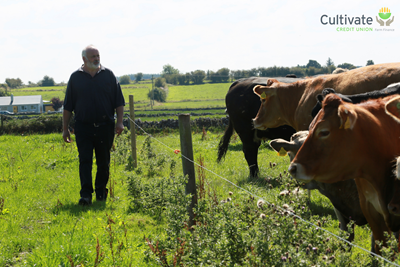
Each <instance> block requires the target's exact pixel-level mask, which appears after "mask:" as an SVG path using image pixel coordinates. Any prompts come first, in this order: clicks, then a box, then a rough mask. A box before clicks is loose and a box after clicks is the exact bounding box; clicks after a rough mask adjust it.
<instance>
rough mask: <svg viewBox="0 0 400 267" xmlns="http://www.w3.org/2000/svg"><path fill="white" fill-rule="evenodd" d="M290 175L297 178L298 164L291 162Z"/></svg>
mask: <svg viewBox="0 0 400 267" xmlns="http://www.w3.org/2000/svg"><path fill="white" fill-rule="evenodd" d="M288 171H289V173H290V175H291V176H292V177H293V178H296V173H297V164H296V163H291V164H290V166H289V169H288Z"/></svg>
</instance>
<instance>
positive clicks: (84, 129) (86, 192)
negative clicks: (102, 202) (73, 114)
mask: <svg viewBox="0 0 400 267" xmlns="http://www.w3.org/2000/svg"><path fill="white" fill-rule="evenodd" d="M114 127H115V125H114V122H109V123H102V124H100V125H97V126H95V125H94V124H85V123H82V122H78V121H76V122H75V137H76V145H77V147H78V152H79V177H80V180H81V191H80V195H81V197H85V198H91V197H92V193H93V184H92V164H93V149H94V151H95V155H96V165H97V172H96V181H95V192H96V196H97V197H102V196H103V195H104V194H105V192H106V190H107V189H106V186H107V183H108V179H109V174H110V150H111V147H112V144H113V141H114Z"/></svg>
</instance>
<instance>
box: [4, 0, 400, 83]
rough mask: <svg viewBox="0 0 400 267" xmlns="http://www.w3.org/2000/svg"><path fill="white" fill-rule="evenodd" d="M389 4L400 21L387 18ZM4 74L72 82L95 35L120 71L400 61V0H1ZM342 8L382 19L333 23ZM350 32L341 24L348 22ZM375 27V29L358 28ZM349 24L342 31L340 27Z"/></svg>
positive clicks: (351, 14) (103, 56)
mask: <svg viewBox="0 0 400 267" xmlns="http://www.w3.org/2000/svg"><path fill="white" fill-rule="evenodd" d="M383 7H387V8H389V9H390V11H391V17H390V18H389V19H392V18H394V21H393V22H392V24H390V25H389V26H386V25H385V26H380V25H379V23H378V22H377V21H376V18H377V17H378V13H379V10H380V9H381V8H383ZM0 10H1V15H0V33H1V38H0V51H1V53H0V83H4V82H5V79H6V78H20V79H21V80H22V81H23V82H24V83H25V84H27V83H28V82H29V81H31V82H34V83H36V82H38V81H39V80H41V79H43V77H44V76H45V75H48V76H50V77H52V78H53V79H54V80H55V82H56V83H60V82H68V79H69V77H70V75H71V73H72V72H73V71H75V70H76V69H78V68H79V67H80V66H81V64H82V56H81V52H82V49H83V48H84V47H86V46H87V45H89V44H93V45H95V46H96V47H97V48H98V49H99V51H100V61H101V63H102V65H104V66H106V67H108V68H110V69H111V70H112V71H113V72H114V73H115V75H116V76H122V75H125V74H135V73H138V72H142V73H153V74H154V73H160V72H161V71H162V70H163V66H164V65H166V64H170V65H172V66H173V67H174V68H176V69H178V70H179V71H180V72H181V73H186V72H190V71H195V70H204V71H207V70H212V71H217V70H218V69H221V68H229V69H230V70H243V69H251V68H258V67H272V66H284V67H292V66H297V65H298V64H299V65H306V64H307V63H308V61H309V60H310V59H312V60H316V61H318V62H319V63H320V64H321V65H324V64H325V63H326V61H327V60H328V58H331V59H332V60H333V62H334V63H335V65H338V64H341V63H344V62H347V63H351V64H354V65H356V66H365V64H366V62H367V61H368V60H373V61H374V62H375V64H380V63H387V62H399V61H400V58H399V57H400V53H399V44H400V1H398V0H388V1H365V0H335V1H320V0H316V1H314V0H311V1H308V0H305V1H298V0H295V1H292V0H286V1H285V0H247V1H242V0H240V1H238V0H202V1H192V0H184V1H181V0H176V1H172V0H162V1H161V0H143V1H142V0H112V1H110V0H79V1H78V0H68V1H54V0H29V1H28V0H26V1H25V0H12V1H11V0H0ZM323 15H326V16H325V17H324V18H323V19H322V22H324V23H326V22H328V21H329V18H331V20H332V19H333V18H336V15H338V16H340V15H342V16H343V17H345V15H346V16H347V17H348V18H354V21H355V20H356V19H357V17H359V18H361V17H362V16H364V17H365V18H368V17H371V18H373V21H372V24H371V25H368V24H367V23H366V19H365V20H364V22H365V24H364V25H362V21H361V24H360V25H355V24H354V23H353V24H352V25H350V24H349V23H348V24H347V25H331V24H329V23H328V24H327V25H323V24H322V23H321V17H322V16H323ZM343 27H344V28H346V27H347V28H348V31H340V28H343ZM357 28H368V29H371V31H363V32H360V31H357ZM338 29H339V31H338Z"/></svg>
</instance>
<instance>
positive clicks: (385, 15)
mask: <svg viewBox="0 0 400 267" xmlns="http://www.w3.org/2000/svg"><path fill="white" fill-rule="evenodd" d="M378 14H379V17H380V18H381V19H388V18H390V16H391V15H392V13H378Z"/></svg>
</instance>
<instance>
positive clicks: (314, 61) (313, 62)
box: [306, 59, 321, 69]
mask: <svg viewBox="0 0 400 267" xmlns="http://www.w3.org/2000/svg"><path fill="white" fill-rule="evenodd" d="M306 67H307V68H309V67H314V68H317V69H320V68H321V64H319V63H318V62H317V61H316V60H312V59H310V60H309V61H308V63H307V65H306Z"/></svg>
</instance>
